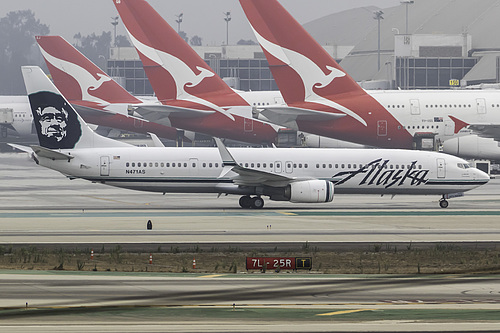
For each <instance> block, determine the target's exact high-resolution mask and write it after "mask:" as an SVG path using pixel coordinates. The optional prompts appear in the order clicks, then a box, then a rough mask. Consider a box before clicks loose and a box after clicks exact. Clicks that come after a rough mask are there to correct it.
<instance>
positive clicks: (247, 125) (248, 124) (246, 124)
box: [243, 118, 253, 132]
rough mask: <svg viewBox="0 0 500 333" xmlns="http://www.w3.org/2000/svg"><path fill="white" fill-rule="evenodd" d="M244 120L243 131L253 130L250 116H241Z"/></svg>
mask: <svg viewBox="0 0 500 333" xmlns="http://www.w3.org/2000/svg"><path fill="white" fill-rule="evenodd" d="M243 121H244V125H243V127H244V129H243V130H244V131H245V132H253V120H252V119H250V118H243Z"/></svg>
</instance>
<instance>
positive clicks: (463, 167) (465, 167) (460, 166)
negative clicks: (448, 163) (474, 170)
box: [457, 163, 471, 169]
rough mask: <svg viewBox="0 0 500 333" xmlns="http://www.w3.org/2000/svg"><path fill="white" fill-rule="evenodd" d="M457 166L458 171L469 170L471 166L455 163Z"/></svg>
mask: <svg viewBox="0 0 500 333" xmlns="http://www.w3.org/2000/svg"><path fill="white" fill-rule="evenodd" d="M457 166H458V167H459V168H460V169H469V168H471V165H470V164H469V163H457Z"/></svg>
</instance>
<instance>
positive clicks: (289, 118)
mask: <svg viewBox="0 0 500 333" xmlns="http://www.w3.org/2000/svg"><path fill="white" fill-rule="evenodd" d="M259 110H260V113H261V114H262V115H263V116H265V117H266V118H267V119H269V120H270V121H271V122H273V123H276V124H281V125H283V126H288V127H290V128H294V129H297V124H296V122H297V121H298V120H299V121H317V122H322V121H330V120H336V119H339V118H342V117H345V116H346V115H345V114H344V113H332V112H323V111H315V110H309V109H302V108H295V107H289V106H268V107H266V108H263V109H259Z"/></svg>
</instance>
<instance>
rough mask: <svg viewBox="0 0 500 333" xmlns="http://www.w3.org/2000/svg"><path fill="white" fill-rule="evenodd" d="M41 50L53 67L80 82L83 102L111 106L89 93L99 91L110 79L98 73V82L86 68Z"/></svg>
mask: <svg viewBox="0 0 500 333" xmlns="http://www.w3.org/2000/svg"><path fill="white" fill-rule="evenodd" d="M40 50H41V51H42V54H43V56H44V58H45V59H46V60H47V61H48V62H50V64H51V65H52V66H54V67H55V68H57V69H59V70H61V71H63V72H65V73H67V74H68V75H70V76H72V77H73V78H74V79H75V80H76V81H77V82H78V84H79V86H80V90H81V91H82V100H84V101H92V102H96V103H100V104H109V103H108V102H107V101H105V100H103V99H100V98H98V97H96V96H93V95H91V94H90V93H89V91H93V90H97V89H99V87H100V86H101V85H102V84H103V83H104V82H108V81H111V78H110V77H108V76H106V75H103V74H101V73H97V76H99V79H97V80H96V79H95V77H94V76H93V75H92V74H90V73H89V71H87V70H86V69H85V68H83V67H81V66H78V65H77V64H74V63H72V62H69V61H65V60H62V59H58V58H56V57H54V56H52V55H51V54H50V53H48V52H46V51H45V50H44V49H43V48H42V47H41V46H40Z"/></svg>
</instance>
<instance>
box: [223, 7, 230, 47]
mask: <svg viewBox="0 0 500 333" xmlns="http://www.w3.org/2000/svg"><path fill="white" fill-rule="evenodd" d="M224 15H226V17H225V18H224V21H226V45H229V21H231V12H225V13H224Z"/></svg>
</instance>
